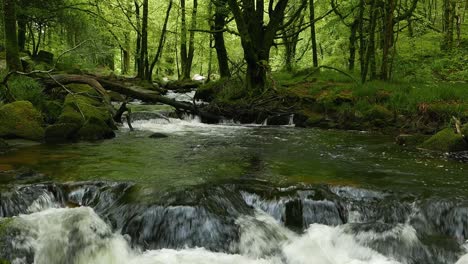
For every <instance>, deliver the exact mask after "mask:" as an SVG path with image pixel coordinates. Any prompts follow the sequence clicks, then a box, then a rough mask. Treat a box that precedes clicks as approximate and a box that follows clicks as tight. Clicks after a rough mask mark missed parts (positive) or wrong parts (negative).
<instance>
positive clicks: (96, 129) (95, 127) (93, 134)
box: [78, 121, 115, 140]
mask: <svg viewBox="0 0 468 264" xmlns="http://www.w3.org/2000/svg"><path fill="white" fill-rule="evenodd" d="M113 137H115V133H114V131H113V130H112V129H111V128H109V127H108V126H107V125H106V124H103V123H99V122H96V121H94V122H88V123H87V124H85V125H84V126H83V127H82V128H80V130H79V131H78V138H80V139H83V140H99V139H107V138H113Z"/></svg>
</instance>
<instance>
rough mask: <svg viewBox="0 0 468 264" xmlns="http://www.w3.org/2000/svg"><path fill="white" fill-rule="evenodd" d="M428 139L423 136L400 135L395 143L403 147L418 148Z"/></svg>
mask: <svg viewBox="0 0 468 264" xmlns="http://www.w3.org/2000/svg"><path fill="white" fill-rule="evenodd" d="M428 137H429V136H426V135H421V134H414V135H411V134H400V135H398V136H397V137H396V138H395V142H396V143H397V144H398V145H401V146H418V145H420V144H422V143H423V142H424V141H426V140H427V139H428Z"/></svg>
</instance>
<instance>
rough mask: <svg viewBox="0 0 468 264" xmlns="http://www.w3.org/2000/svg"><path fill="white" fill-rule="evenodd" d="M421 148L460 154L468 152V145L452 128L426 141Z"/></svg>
mask: <svg viewBox="0 0 468 264" xmlns="http://www.w3.org/2000/svg"><path fill="white" fill-rule="evenodd" d="M419 147H420V148H423V149H428V150H434V151H441V152H458V151H465V150H468V144H467V143H466V141H465V139H464V138H463V136H462V135H460V134H457V133H455V131H454V130H453V129H452V128H446V129H444V130H442V131H440V132H438V133H437V134H435V135H433V136H432V137H430V138H429V139H428V140H426V141H424V142H423V143H422V144H421V145H420V146H419Z"/></svg>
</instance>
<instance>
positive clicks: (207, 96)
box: [195, 79, 228, 102]
mask: <svg viewBox="0 0 468 264" xmlns="http://www.w3.org/2000/svg"><path fill="white" fill-rule="evenodd" d="M227 82H228V79H220V80H218V81H215V82H209V83H207V84H204V85H202V86H200V87H198V88H197V91H196V92H195V99H196V100H202V101H205V102H211V101H213V100H214V99H215V98H216V96H217V95H218V94H219V93H220V92H221V91H222V90H223V88H224V86H225V85H226V84H227Z"/></svg>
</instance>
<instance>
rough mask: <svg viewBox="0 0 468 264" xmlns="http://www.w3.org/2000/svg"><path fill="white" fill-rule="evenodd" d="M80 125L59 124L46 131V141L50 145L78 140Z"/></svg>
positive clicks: (49, 127)
mask: <svg viewBox="0 0 468 264" xmlns="http://www.w3.org/2000/svg"><path fill="white" fill-rule="evenodd" d="M79 129H80V125H78V124H73V123H57V124H53V125H50V126H48V127H47V128H46V130H45V141H46V142H48V143H63V142H68V141H70V140H74V139H76V133H77V132H78V130H79Z"/></svg>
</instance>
